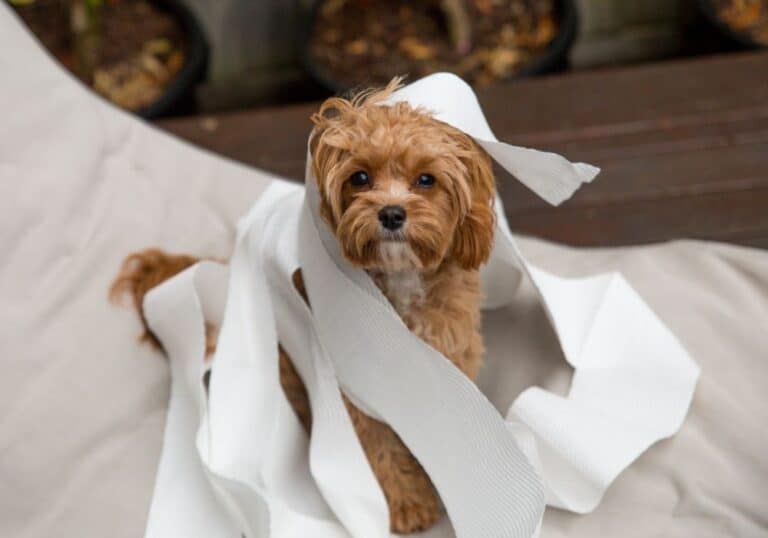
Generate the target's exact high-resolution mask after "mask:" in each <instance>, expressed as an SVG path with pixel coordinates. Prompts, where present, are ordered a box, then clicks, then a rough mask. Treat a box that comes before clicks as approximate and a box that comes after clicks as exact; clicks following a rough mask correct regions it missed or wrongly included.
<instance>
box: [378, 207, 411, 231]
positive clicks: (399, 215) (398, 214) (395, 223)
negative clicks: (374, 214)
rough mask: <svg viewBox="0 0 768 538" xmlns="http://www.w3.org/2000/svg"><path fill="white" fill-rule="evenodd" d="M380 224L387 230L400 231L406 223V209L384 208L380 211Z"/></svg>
mask: <svg viewBox="0 0 768 538" xmlns="http://www.w3.org/2000/svg"><path fill="white" fill-rule="evenodd" d="M379 222H381V225H382V226H384V227H385V228H386V229H387V230H391V231H395V230H398V229H400V228H402V226H403V223H404V222H405V209H404V208H403V206H400V205H388V206H384V207H382V208H381V209H380V210H379Z"/></svg>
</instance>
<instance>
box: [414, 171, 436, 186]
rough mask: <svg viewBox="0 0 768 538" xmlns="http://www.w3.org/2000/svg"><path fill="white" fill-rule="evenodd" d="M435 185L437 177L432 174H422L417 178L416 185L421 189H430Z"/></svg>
mask: <svg viewBox="0 0 768 538" xmlns="http://www.w3.org/2000/svg"><path fill="white" fill-rule="evenodd" d="M434 184H435V176H433V175H432V174H420V175H419V177H417V178H416V185H417V186H419V187H424V188H429V187H431V186H432V185H434Z"/></svg>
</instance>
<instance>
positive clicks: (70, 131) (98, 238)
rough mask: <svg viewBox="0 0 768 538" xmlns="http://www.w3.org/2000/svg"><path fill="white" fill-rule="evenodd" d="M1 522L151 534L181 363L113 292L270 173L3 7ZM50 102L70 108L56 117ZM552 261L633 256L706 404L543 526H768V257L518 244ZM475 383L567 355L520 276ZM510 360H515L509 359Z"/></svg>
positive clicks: (41, 531) (510, 379)
mask: <svg viewBox="0 0 768 538" xmlns="http://www.w3.org/2000/svg"><path fill="white" fill-rule="evenodd" d="M0 44H2V45H3V47H2V49H1V50H2V52H0V67H2V73H3V74H2V82H0V106H2V107H3V112H4V121H3V122H2V123H0V141H1V142H0V191H1V192H0V204H2V212H0V243H2V247H3V252H4V253H5V255H4V256H3V258H2V261H0V296H1V297H2V299H3V302H2V305H0V316H2V323H1V324H0V349H2V350H3V351H4V353H3V357H2V360H3V366H4V368H3V372H4V375H3V377H2V378H1V380H0V386H1V387H2V390H1V391H0V398H2V402H1V403H0V417H1V418H0V451H1V453H2V458H0V478H2V479H1V480H0V535H3V536H19V537H37V536H40V537H48V536H91V535H93V536H106V535H109V536H126V537H128V536H137V535H140V534H142V533H143V532H144V529H145V525H146V519H147V513H148V509H149V503H150V498H151V494H152V489H153V484H154V479H155V473H156V470H157V461H158V457H159V452H160V444H161V438H162V431H163V422H164V417H165V413H166V402H167V396H168V386H169V383H168V369H167V366H166V363H165V362H164V361H163V360H162V359H161V358H160V357H159V356H158V355H157V354H156V353H154V352H152V351H151V350H150V349H148V348H147V347H142V346H139V345H138V344H137V342H136V338H135V336H136V335H137V334H138V332H139V325H138V322H137V321H136V319H135V317H134V315H133V313H132V312H130V311H129V310H119V309H115V308H114V307H112V306H111V305H109V304H108V303H107V300H106V289H107V287H108V285H109V282H110V281H111V279H112V277H113V276H114V274H115V273H116V271H117V268H118V267H119V264H120V262H121V260H122V259H123V257H124V256H125V255H126V253H128V252H131V251H133V250H136V249H139V248H144V247H146V246H148V245H157V246H160V247H163V248H167V249H169V250H172V251H181V252H189V253H199V254H205V255H214V256H217V257H226V256H227V255H228V254H229V250H230V248H231V246H232V244H233V230H234V222H235V220H236V219H237V218H238V217H239V216H240V215H242V214H243V213H244V212H245V211H246V210H247V207H248V206H249V205H250V204H251V203H252V202H253V201H255V200H256V199H257V198H258V197H259V196H260V194H261V193H262V192H263V190H264V188H265V187H266V186H267V185H268V184H269V183H270V179H271V178H270V176H269V175H268V174H265V173H263V172H259V171H255V170H252V169H247V168H245V167H241V166H238V165H234V164H232V163H230V162H228V161H225V160H222V159H220V158H216V157H213V156H211V155H208V154H206V153H205V152H201V151H197V150H193V149H191V148H190V147H189V146H187V145H185V144H182V143H180V142H178V141H175V140H173V139H171V138H170V137H167V136H166V135H163V134H161V133H158V132H156V131H154V130H152V129H151V128H148V127H147V126H145V125H143V124H141V123H140V122H138V121H136V120H135V119H133V118H130V117H128V116H127V115H125V114H123V113H121V112H120V111H117V110H115V109H113V108H112V107H110V106H109V105H107V104H105V103H103V102H101V101H100V100H98V99H97V98H95V97H93V96H91V95H89V94H87V92H86V91H85V90H84V89H82V88H81V87H79V85H78V84H77V83H76V82H75V81H74V80H73V79H71V78H70V77H69V76H68V75H66V74H65V73H63V72H62V71H61V70H60V69H59V68H58V67H56V66H55V65H53V63H52V62H51V61H50V59H49V58H47V57H46V56H45V53H43V52H42V51H41V50H40V49H39V48H38V46H37V45H36V44H35V43H34V42H33V41H32V39H31V38H30V37H29V36H28V35H27V34H26V32H25V31H24V30H22V29H21V27H20V25H19V23H18V21H17V20H16V19H15V17H14V16H13V15H12V14H11V13H10V11H9V10H8V8H7V7H6V6H0ZM51 118H56V120H55V121H52V120H51ZM521 247H522V250H523V252H524V253H525V254H526V256H527V257H529V258H530V259H531V261H533V262H535V263H536V264H537V265H539V266H541V267H544V268H546V269H547V270H548V271H551V272H553V273H556V274H559V275H564V276H585V275H591V274H595V273H600V272H605V271H613V270H618V271H620V272H621V274H622V275H624V277H625V278H626V279H627V281H628V282H629V283H630V284H631V285H632V287H633V288H635V289H636V290H637V292H638V294H639V295H640V296H641V297H642V298H643V299H644V301H646V302H647V303H648V305H649V306H650V307H651V308H652V310H653V311H654V312H656V313H657V314H658V316H659V317H660V318H661V319H662V320H663V321H664V323H665V324H666V325H667V326H668V327H669V328H670V329H671V331H672V332H673V333H674V334H675V335H676V336H677V337H678V338H679V339H680V341H681V342H682V343H683V345H684V346H685V348H686V349H688V350H689V352H690V354H691V355H693V356H695V357H696V359H697V362H699V364H700V365H701V366H702V378H701V380H700V382H699V385H698V388H697V392H696V397H695V398H694V401H693V405H692V408H691V415H690V417H689V418H688V419H687V420H686V422H685V423H684V424H683V426H682V429H681V431H680V432H679V433H678V434H677V435H676V436H675V437H674V438H672V439H670V440H666V441H661V442H660V443H657V444H656V445H654V446H653V447H651V448H650V449H649V450H648V451H647V452H646V453H645V454H644V455H643V456H642V457H640V459H639V460H638V461H636V462H635V463H634V464H633V465H632V466H630V467H629V469H627V470H626V471H625V472H623V473H622V474H621V475H620V476H619V478H618V479H617V480H616V482H615V483H614V484H613V485H612V486H611V487H610V488H609V489H608V492H607V493H606V495H605V497H604V499H603V501H602V503H601V504H600V506H599V507H597V509H596V510H595V511H594V512H593V513H591V514H590V515H588V516H574V515H572V514H569V513H567V512H564V511H560V510H548V511H547V512H546V515H545V518H544V522H543V527H542V535H543V536H566V535H567V536H569V537H572V536H576V537H579V536H584V537H586V536H595V535H605V534H621V535H622V536H648V535H654V536H679V535H696V536H766V535H768V532H767V531H766V528H767V526H768V521H766V514H765V510H764V499H765V498H766V494H767V493H768V491H766V484H768V464H767V463H766V457H765V451H764V440H765V439H766V438H768V435H766V434H767V433H768V432H767V431H766V424H768V416H766V415H767V411H768V408H766V406H765V387H766V382H767V381H768V365H766V363H765V360H764V358H765V335H764V327H765V326H766V324H767V323H768V291H767V283H768V258H767V257H766V255H765V253H764V252H762V251H758V250H754V249H747V248H738V247H730V246H726V245H718V244H711V243H701V242H676V243H669V244H663V245H657V246H647V247H638V248H633V249H607V250H576V249H568V248H564V247H558V246H554V245H550V244H547V243H543V242H540V241H533V240H522V241H521ZM484 331H485V334H486V341H487V344H488V347H489V362H488V364H487V366H486V368H485V369H484V370H483V372H482V373H481V379H480V386H481V389H482V390H483V392H484V393H485V394H486V395H488V397H489V398H490V400H491V402H492V403H493V404H494V405H495V406H496V407H497V409H499V410H500V412H505V411H506V409H508V408H509V406H510V404H511V403H512V401H513V400H514V399H515V398H516V397H517V396H518V395H519V393H520V392H521V391H522V390H523V389H524V388H526V387H528V386H531V385H538V386H541V387H544V388H547V389H550V390H552V391H553V392H564V391H565V388H566V387H567V384H568V382H569V380H570V376H571V371H570V369H569V367H568V366H567V364H566V363H565V362H564V361H563V360H562V359H563V356H562V353H561V351H560V350H559V349H558V346H557V342H556V340H555V339H554V338H553V334H552V332H551V328H550V326H549V324H548V321H547V319H546V315H545V314H544V311H543V310H542V307H541V304H540V302H539V301H538V298H537V296H536V294H535V292H534V290H533V289H532V288H530V287H529V285H528V284H524V285H523V288H522V289H521V290H520V291H519V293H518V294H517V297H516V301H515V303H514V304H513V305H510V306H508V307H505V308H502V309H499V310H495V311H493V312H490V313H489V314H487V315H486V316H485V318H484ZM508 361H514V363H515V366H516V367H515V369H514V370H511V369H508V368H503V366H502V367H501V368H500V367H499V364H498V363H499V362H501V363H506V362H508Z"/></svg>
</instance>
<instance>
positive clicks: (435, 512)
mask: <svg viewBox="0 0 768 538" xmlns="http://www.w3.org/2000/svg"><path fill="white" fill-rule="evenodd" d="M441 515H442V511H441V508H440V505H439V503H438V502H437V499H436V498H432V499H428V500H421V501H410V502H409V501H402V500H397V501H393V502H390V503H389V525H390V529H391V530H392V532H394V533H397V534H410V533H413V532H422V531H425V530H427V529H429V528H430V527H432V526H433V525H434V524H435V523H437V522H438V521H439V520H440V516H441Z"/></svg>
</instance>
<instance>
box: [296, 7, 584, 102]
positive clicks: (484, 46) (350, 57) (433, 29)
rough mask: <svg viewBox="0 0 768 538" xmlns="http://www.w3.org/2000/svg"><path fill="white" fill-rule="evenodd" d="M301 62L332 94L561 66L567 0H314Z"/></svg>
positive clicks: (571, 25)
mask: <svg viewBox="0 0 768 538" xmlns="http://www.w3.org/2000/svg"><path fill="white" fill-rule="evenodd" d="M308 20H309V28H308V29H307V31H306V32H305V35H306V41H305V44H304V57H305V63H306V65H307V68H308V70H309V72H310V73H311V74H312V76H313V77H314V78H315V79H316V80H317V81H318V82H320V83H321V84H322V85H324V86H325V87H326V88H327V89H329V90H330V91H333V92H339V91H345V90H347V89H349V88H350V87H353V86H357V85H360V84H376V85H378V84H382V83H385V82H387V81H388V80H389V79H390V78H391V77H392V76H394V75H398V74H407V75H409V76H410V77H411V78H419V77H422V76H425V75H427V74H429V73H433V72H436V71H451V72H454V73H456V74H457V75H459V76H461V77H463V78H464V79H465V80H467V81H468V82H470V83H471V84H473V85H475V86H486V85H489V84H494V83H499V82H503V81H507V80H510V79H513V78H516V77H522V76H529V75H534V74H539V73H546V72H551V71H556V70H560V69H563V68H564V67H566V66H567V63H568V52H569V50H570V47H571V45H572V44H573V41H574V39H575V37H576V32H577V27H578V14H577V10H576V6H575V4H574V2H573V0H419V1H406V0H387V1H384V0H317V1H316V2H315V3H314V5H313V6H312V9H311V13H310V16H309V18H308Z"/></svg>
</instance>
